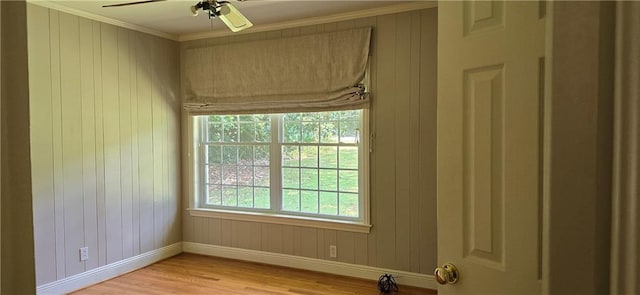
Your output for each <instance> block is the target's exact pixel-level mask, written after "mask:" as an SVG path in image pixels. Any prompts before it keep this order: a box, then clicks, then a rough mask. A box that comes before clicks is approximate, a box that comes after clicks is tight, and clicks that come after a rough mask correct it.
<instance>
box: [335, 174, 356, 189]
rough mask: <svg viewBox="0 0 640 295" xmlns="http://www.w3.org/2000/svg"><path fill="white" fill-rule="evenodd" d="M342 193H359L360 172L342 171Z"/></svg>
mask: <svg viewBox="0 0 640 295" xmlns="http://www.w3.org/2000/svg"><path fill="white" fill-rule="evenodd" d="M339 175H340V191H341V192H354V193H357V192H358V171H345V170H340V173H339Z"/></svg>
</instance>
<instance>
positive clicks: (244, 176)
mask: <svg viewBox="0 0 640 295" xmlns="http://www.w3.org/2000/svg"><path fill="white" fill-rule="evenodd" d="M237 177H238V185H248V186H252V185H253V166H238V174H237Z"/></svg>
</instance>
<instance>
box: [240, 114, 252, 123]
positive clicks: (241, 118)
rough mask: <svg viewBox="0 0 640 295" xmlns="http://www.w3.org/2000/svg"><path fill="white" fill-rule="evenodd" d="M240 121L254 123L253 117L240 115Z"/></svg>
mask: <svg viewBox="0 0 640 295" xmlns="http://www.w3.org/2000/svg"><path fill="white" fill-rule="evenodd" d="M238 119H239V120H240V121H241V122H253V115H240V116H238Z"/></svg>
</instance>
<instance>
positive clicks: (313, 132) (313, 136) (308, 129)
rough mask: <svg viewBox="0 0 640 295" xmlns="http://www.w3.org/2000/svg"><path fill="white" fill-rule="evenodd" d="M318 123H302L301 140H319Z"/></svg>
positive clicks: (309, 141) (310, 141) (311, 141)
mask: <svg viewBox="0 0 640 295" xmlns="http://www.w3.org/2000/svg"><path fill="white" fill-rule="evenodd" d="M318 128H319V125H318V123H317V122H304V123H302V142H306V143H317V142H318V141H319V139H318V135H319V130H318Z"/></svg>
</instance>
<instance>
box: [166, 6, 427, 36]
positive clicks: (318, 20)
mask: <svg viewBox="0 0 640 295" xmlns="http://www.w3.org/2000/svg"><path fill="white" fill-rule="evenodd" d="M434 7H438V2H437V1H416V2H410V3H402V4H396V5H390V6H384V7H377V8H371V9H363V10H358V11H351V12H345V13H338V14H333V15H329V16H317V17H311V18H307V19H300V20H292V21H284V22H279V23H273V24H267V25H254V26H253V27H252V28H250V29H247V30H244V31H241V32H237V33H233V32H231V31H226V30H225V31H215V32H203V33H191V34H182V35H180V36H178V41H180V42H182V41H191V40H199V39H207V38H216V37H224V36H231V35H240V34H251V33H257V32H266V31H274V30H282V29H289V28H295V27H302V26H310V25H319V24H326V23H333V22H339V21H345V20H350V19H356V18H364V17H371V16H378V15H385V14H392V13H400V12H406V11H412V10H419V9H426V8H434Z"/></svg>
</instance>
